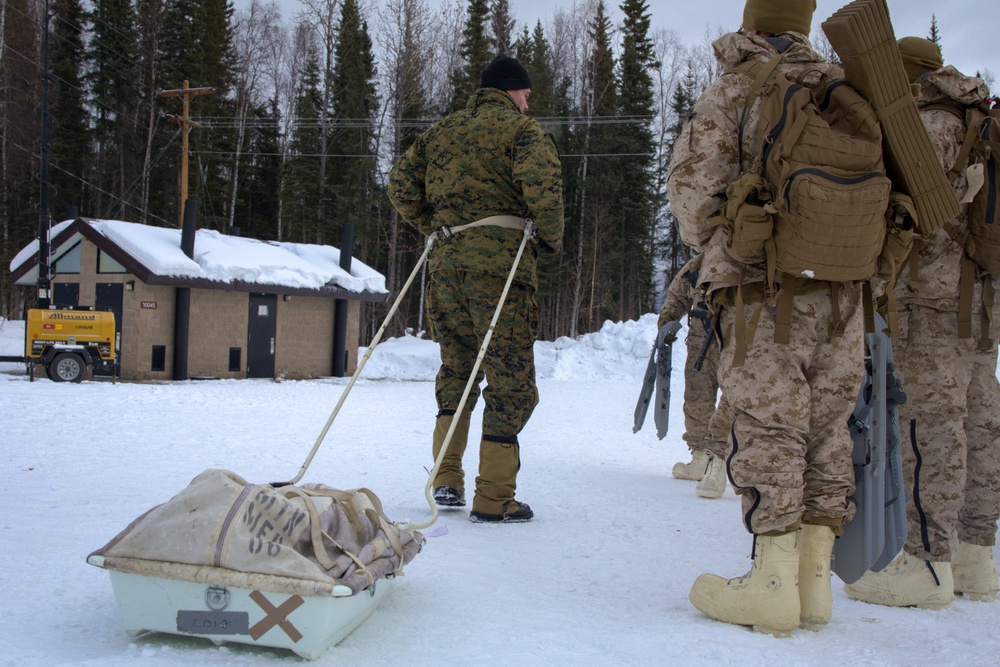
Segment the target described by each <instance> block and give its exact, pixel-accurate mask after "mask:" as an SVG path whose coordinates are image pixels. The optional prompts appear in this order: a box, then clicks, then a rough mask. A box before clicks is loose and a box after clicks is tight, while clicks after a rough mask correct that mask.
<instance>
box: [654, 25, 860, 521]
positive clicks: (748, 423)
mask: <svg viewBox="0 0 1000 667" xmlns="http://www.w3.org/2000/svg"><path fill="white" fill-rule="evenodd" d="M782 37H787V38H788V39H789V40H790V42H791V44H790V45H789V46H788V48H787V49H786V50H785V57H784V60H783V61H782V64H780V65H779V66H778V69H779V71H785V72H789V73H791V74H793V75H798V74H799V73H800V72H801V71H802V70H804V69H820V70H831V69H832V70H834V71H835V72H837V71H839V68H836V67H835V66H833V65H828V64H826V63H825V62H824V61H823V59H822V57H821V56H820V55H819V54H818V53H816V52H815V51H814V50H813V49H812V48H811V47H810V46H809V41H808V39H807V38H806V37H805V36H804V35H801V34H799V33H783V35H782ZM713 47H714V49H715V55H716V58H717V59H718V61H719V63H720V64H721V66H722V67H723V68H725V69H726V70H728V69H730V68H732V67H733V66H735V65H737V64H739V63H740V62H742V61H744V60H747V59H755V60H760V61H764V62H766V61H768V60H770V59H771V58H772V57H773V56H774V55H775V53H776V50H775V48H774V47H772V46H771V44H770V43H769V42H768V41H767V40H765V39H763V38H760V37H757V36H756V35H753V34H744V33H730V34H727V35H724V36H723V37H721V38H719V39H718V40H716V41H715V43H714V44H713ZM751 85H752V81H751V80H750V78H749V77H746V76H743V75H739V74H735V73H733V74H724V75H723V76H722V77H721V78H720V79H718V80H716V81H715V82H714V83H712V84H711V85H710V86H709V87H708V88H707V89H706V90H705V92H704V93H703V94H702V95H701V97H700V98H699V99H698V102H697V103H696V104H695V107H694V115H693V116H692V117H691V118H690V119H689V120H688V121H687V123H686V124H685V126H684V130H683V132H682V134H681V136H680V137H679V139H678V141H677V143H676V145H675V148H674V158H673V162H672V163H671V167H670V173H669V175H668V180H667V191H668V194H669V196H670V204H671V210H672V211H673V213H674V215H675V216H676V217H677V219H678V221H679V225H680V233H681V238H682V239H683V240H684V242H685V243H686V244H687V245H689V246H691V247H692V248H694V249H695V250H696V251H697V252H699V253H702V254H704V259H703V262H702V267H701V271H700V273H699V279H700V281H701V283H702V284H703V285H704V286H705V287H706V289H707V292H708V296H709V301H710V302H711V303H713V304H715V305H716V306H718V307H721V308H722V314H721V326H720V329H721V331H722V334H723V347H722V352H721V355H720V359H719V366H720V369H719V371H720V373H719V381H720V384H721V386H722V392H723V395H724V396H725V397H726V398H727V399H728V400H729V402H730V403H731V405H732V410H733V421H732V427H731V429H730V443H729V447H730V453H729V454H728V460H727V470H728V473H729V478H730V480H731V481H732V482H733V485H734V487H735V488H736V490H737V492H738V493H739V494H740V495H741V496H742V501H743V521H744V524H745V526H746V528H747V530H749V531H750V532H752V533H755V534H765V535H775V534H782V533H786V532H789V531H793V530H795V529H797V528H798V527H799V525H800V524H802V523H809V524H814V525H828V526H831V527H833V528H834V529H835V530H838V529H839V527H840V526H842V525H843V524H844V523H846V522H847V521H849V520H850V519H851V517H852V514H853V506H852V505H851V504H850V503H849V502H848V500H847V497H848V495H849V494H850V493H851V492H852V491H853V489H854V472H853V467H852V464H851V449H852V445H851V440H850V436H849V433H848V431H847V429H846V428H845V426H844V424H845V422H846V420H847V416H848V415H849V414H850V412H851V409H852V407H853V404H854V400H855V398H856V395H857V390H858V385H859V382H860V379H861V364H862V359H863V354H864V352H863V329H862V326H863V325H862V313H861V310H862V309H861V307H860V290H859V289H858V288H857V287H854V286H845V287H844V289H842V290H841V292H840V295H839V308H840V315H841V320H842V324H843V332H842V333H839V334H834V335H831V332H830V329H831V328H832V327H831V326H830V325H831V322H833V320H834V310H833V306H832V302H831V291H830V289H829V286H828V285H825V284H823V283H816V282H814V281H807V280H805V279H799V282H798V283H797V284H798V288H797V289H796V295H795V297H794V303H793V313H792V316H791V334H790V340H789V342H788V343H787V344H775V343H774V342H773V340H774V325H775V317H776V312H775V308H774V307H773V306H771V305H767V304H762V303H761V299H760V298H757V302H756V303H750V304H748V305H747V307H746V313H745V317H746V318H747V320H749V319H750V318H751V317H752V313H754V311H756V310H757V309H758V308H760V309H761V310H760V314H759V321H758V323H757V325H756V333H755V335H754V336H753V340H752V341H747V347H746V361H745V363H744V364H743V365H742V366H734V364H733V354H734V347H735V345H734V344H733V339H734V330H735V318H736V311H735V309H734V308H732V307H731V306H727V305H725V304H727V303H729V304H731V303H732V294H733V292H734V291H735V286H737V285H739V284H740V283H741V276H742V283H743V285H744V290H745V294H747V295H750V296H751V298H752V294H753V292H754V290H753V289H751V288H752V287H754V286H755V285H756V287H758V289H757V290H756V291H757V293H760V292H762V290H760V289H759V287H760V285H759V284H760V283H761V282H762V281H763V280H764V278H765V275H764V273H765V269H764V266H763V265H759V266H753V265H745V264H740V263H738V262H736V261H734V260H733V259H731V258H730V257H729V255H728V254H727V253H726V250H725V245H726V232H725V230H724V229H723V228H722V227H721V226H712V225H711V224H709V223H708V221H709V219H710V218H711V217H712V216H714V215H715V214H716V213H718V211H719V209H720V207H721V206H722V204H723V202H724V201H725V192H726V188H727V186H728V185H729V184H730V182H732V181H734V180H736V179H737V178H738V177H739V176H740V174H742V173H744V172H746V171H749V170H751V168H752V167H753V166H754V165H753V164H752V161H753V160H755V159H756V157H757V154H758V147H757V145H756V143H757V139H756V137H757V122H758V108H757V107H758V106H759V105H758V104H753V105H752V106H751V109H750V113H749V116H748V118H747V122H746V123H745V125H744V129H743V135H742V142H743V143H742V146H740V134H739V127H740V125H741V123H740V120H741V119H740V118H739V116H740V114H741V111H742V109H743V104H744V100H745V98H746V96H747V94H748V92H749V90H750V87H751ZM741 156H742V163H741ZM786 281H787V277H786Z"/></svg>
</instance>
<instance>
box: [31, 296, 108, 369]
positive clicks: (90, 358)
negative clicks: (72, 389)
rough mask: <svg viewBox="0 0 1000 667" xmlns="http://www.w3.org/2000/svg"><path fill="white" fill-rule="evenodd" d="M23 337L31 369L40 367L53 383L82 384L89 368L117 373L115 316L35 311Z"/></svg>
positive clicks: (33, 310)
mask: <svg viewBox="0 0 1000 667" xmlns="http://www.w3.org/2000/svg"><path fill="white" fill-rule="evenodd" d="M24 338H25V341H24V356H25V359H26V361H27V362H28V365H29V368H30V367H31V366H32V365H34V364H41V365H42V366H44V367H45V371H46V374H47V375H48V376H49V379H51V380H52V381H53V382H80V381H81V380H82V379H83V378H84V375H86V372H87V367H88V366H97V367H100V368H103V369H105V370H107V371H110V372H112V373H113V372H114V366H115V315H114V313H111V312H106V311H99V310H57V309H48V310H43V309H39V308H32V309H31V310H29V311H28V319H27V322H26V323H25V328H24Z"/></svg>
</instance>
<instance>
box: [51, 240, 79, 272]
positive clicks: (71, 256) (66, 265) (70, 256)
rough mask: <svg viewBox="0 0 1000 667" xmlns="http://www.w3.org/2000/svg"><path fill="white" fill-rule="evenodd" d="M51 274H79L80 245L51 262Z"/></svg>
mask: <svg viewBox="0 0 1000 667" xmlns="http://www.w3.org/2000/svg"><path fill="white" fill-rule="evenodd" d="M52 273H56V274H58V273H80V244H79V243H77V244H76V245H75V246H73V247H72V248H70V249H69V250H67V251H66V252H64V253H63V254H61V255H59V256H58V257H57V258H56V259H55V261H53V262H52Z"/></svg>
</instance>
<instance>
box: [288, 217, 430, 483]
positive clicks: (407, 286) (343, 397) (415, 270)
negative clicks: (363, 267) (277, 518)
mask: <svg viewBox="0 0 1000 667" xmlns="http://www.w3.org/2000/svg"><path fill="white" fill-rule="evenodd" d="M434 238H435V234H431V235H430V236H428V237H427V243H426V244H425V245H424V253H423V254H422V255H421V256H420V259H418V260H417V265H416V266H414V267H413V271H412V272H410V277H409V278H407V279H406V283H405V284H404V285H403V289H401V290H400V291H399V296H397V297H396V301H395V302H394V303H393V304H392V307H391V308H390V309H389V313H388V314H387V315H386V316H385V320H384V321H383V322H382V326H381V327H379V330H378V332H376V334H375V338H373V339H372V342H371V345H369V346H368V349H367V350H366V351H365V356H364V357H362V359H361V361H360V362H358V367H357V368H356V369H354V374H353V375H352V376H351V380H350V382H348V383H347V387H345V388H344V393H343V394H341V395H340V400H339V401H337V405H336V406H335V407H334V408H333V412H331V413H330V417H329V419H327V420H326V425H325V426H324V427H323V430H322V431H321V432H320V434H319V437H318V438H316V443H315V444H314V445H313V446H312V450H310V452H309V456H307V457H306V460H305V463H303V464H302V468H301V469H299V474H298V475H296V476H295V477H293V478H292V479H290V480H288V481H287V482H275V483H273V484H271V486H273V487H274V488H279V487H282V486H288V485H290V484H295V483H297V482H298V481H299V480H300V479H302V476H303V475H305V474H306V470H307V469H308V468H309V464H310V463H312V460H313V457H314V456H316V452H317V451H319V446H320V445H321V444H323V440H324V439H325V438H326V434H327V433H328V432H329V431H330V426H331V425H332V424H333V420H334V419H336V418H337V413H338V412H340V408H341V406H342V405H344V401H345V400H346V399H347V395H348V394H349V393H351V389H352V388H353V387H354V383H355V382H356V381H357V379H358V376H359V375H361V370H362V369H363V368H364V367H365V364H366V363H368V357H370V356H371V355H372V351H373V350H374V349H375V346H376V345H378V344H379V341H381V340H382V334H383V333H385V330H386V328H387V327H388V326H389V322H390V320H392V316H393V315H395V314H396V309H398V308H399V304H400V302H401V301H402V300H403V297H404V296H406V293H407V292H408V291H409V289H410V285H412V284H413V279H414V278H416V276H417V273H419V272H420V267H422V266H423V265H424V262H425V261H426V260H427V255H428V254H430V251H431V246H432V245H433V244H434Z"/></svg>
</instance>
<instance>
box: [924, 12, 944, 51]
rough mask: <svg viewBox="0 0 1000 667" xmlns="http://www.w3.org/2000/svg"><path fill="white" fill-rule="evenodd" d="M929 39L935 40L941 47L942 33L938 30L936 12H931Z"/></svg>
mask: <svg viewBox="0 0 1000 667" xmlns="http://www.w3.org/2000/svg"><path fill="white" fill-rule="evenodd" d="M927 39H929V40H931V41H932V42H934V43H935V44H936V45H937V47H938V48H939V49H940V48H941V33H940V32H938V25H937V16H935V15H934V14H931V31H930V34H928V35H927Z"/></svg>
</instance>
